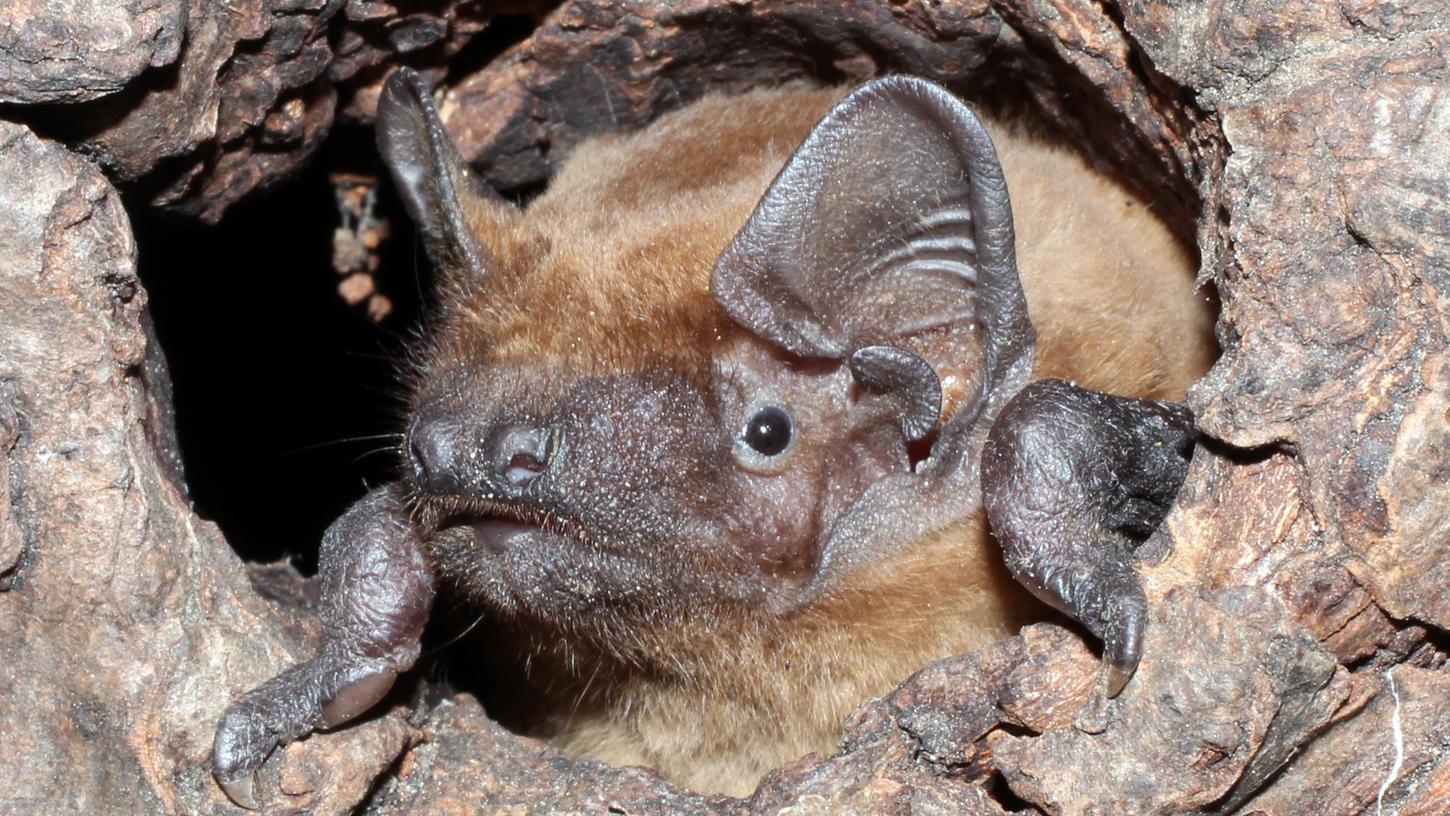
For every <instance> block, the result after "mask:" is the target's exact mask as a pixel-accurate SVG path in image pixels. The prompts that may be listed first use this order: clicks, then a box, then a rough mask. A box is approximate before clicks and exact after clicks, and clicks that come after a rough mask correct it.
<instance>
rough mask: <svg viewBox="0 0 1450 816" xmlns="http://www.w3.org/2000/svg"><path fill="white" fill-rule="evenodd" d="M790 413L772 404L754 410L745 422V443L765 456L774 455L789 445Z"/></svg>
mask: <svg viewBox="0 0 1450 816" xmlns="http://www.w3.org/2000/svg"><path fill="white" fill-rule="evenodd" d="M790 434H791V427H790V414H787V413H786V412H785V409H783V408H777V407H775V406H774V405H769V406H766V407H765V408H762V409H760V410H759V411H756V412H755V416H752V417H751V418H750V421H749V422H747V423H745V433H744V436H745V444H747V445H749V446H750V447H752V448H754V449H755V450H756V451H757V452H759V453H763V454H765V455H766V456H775V455H776V454H778V453H780V452H781V451H783V450H785V449H786V447H787V446H789V445H790Z"/></svg>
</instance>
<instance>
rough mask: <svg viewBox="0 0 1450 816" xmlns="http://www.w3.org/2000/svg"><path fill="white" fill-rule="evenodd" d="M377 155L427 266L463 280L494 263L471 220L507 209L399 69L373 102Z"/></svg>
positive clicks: (418, 84)
mask: <svg viewBox="0 0 1450 816" xmlns="http://www.w3.org/2000/svg"><path fill="white" fill-rule="evenodd" d="M377 140H378V151H379V152H380V153H381V154H382V157H383V162H384V164H386V165H387V167H388V170H389V172H390V173H391V174H392V177H393V181H394V183H395V184H396V186H397V189H398V194H399V196H400V197H401V198H402V200H403V207H404V209H406V210H407V211H408V216H409V217H410V218H412V219H413V223H414V224H416V225H417V228H418V232H419V234H420V236H421V237H422V239H423V246H424V248H425V249H426V250H427V252H428V256H429V259H430V260H431V261H432V262H433V264H434V267H435V268H437V269H439V270H440V271H447V272H452V271H458V272H461V273H462V274H464V275H466V276H470V277H471V276H475V275H479V274H483V273H484V272H486V271H487V270H488V269H490V268H492V267H493V266H495V264H494V262H493V257H492V255H491V254H490V252H489V250H488V247H486V246H485V245H484V244H483V243H482V242H480V240H479V236H478V235H477V234H476V232H475V229H474V225H472V224H470V216H472V218H473V220H480V217H481V216H482V215H484V213H485V212H486V208H493V207H508V206H509V205H508V204H507V203H506V202H504V201H503V200H502V199H500V198H499V197H498V196H497V195H496V194H495V193H494V192H493V191H492V190H491V189H489V188H488V186H487V185H485V184H484V183H483V182H482V180H480V179H479V178H478V176H477V175H476V174H475V173H474V172H473V171H472V170H471V169H469V167H468V164H467V163H466V162H464V161H463V157H462V156H461V155H460V154H459V152H458V148H457V146H455V145H454V143H453V140H452V139H450V138H449V137H448V133H447V131H446V130H444V128H443V121H442V119H441V118H440V117H439V116H438V109H437V108H436V107H434V105H433V98H432V96H431V94H430V92H429V89H428V85H427V83H425V82H424V81H423V78H422V77H420V76H419V75H418V73H417V72H416V71H414V70H413V69H411V68H399V69H397V70H396V71H394V72H393V73H392V74H391V75H390V76H389V77H388V79H387V81H386V82H384V83H383V89H382V93H381V94H380V95H379V97H378V113H377Z"/></svg>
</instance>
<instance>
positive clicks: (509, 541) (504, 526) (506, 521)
mask: <svg viewBox="0 0 1450 816" xmlns="http://www.w3.org/2000/svg"><path fill="white" fill-rule="evenodd" d="M468 526H469V527H471V528H472V529H473V537H474V540H475V541H477V542H478V546H480V547H482V548H484V549H485V550H487V551H488V552H491V553H494V554H497V555H502V554H504V553H506V552H508V551H509V550H510V549H512V548H513V547H515V546H517V545H518V543H519V540H520V539H521V538H523V537H524V536H527V535H531V534H533V533H536V532H538V531H539V530H541V529H542V528H541V527H540V525H537V524H530V523H528V522H526V521H522V520H519V519H517V518H511V517H508V516H493V515H491V516H485V517H484V518H481V519H477V520H475V521H474V522H472V523H471V524H469V525H468Z"/></svg>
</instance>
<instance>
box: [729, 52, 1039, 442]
mask: <svg viewBox="0 0 1450 816" xmlns="http://www.w3.org/2000/svg"><path fill="white" fill-rule="evenodd" d="M1013 242H1014V233H1013V229H1012V207H1011V203H1010V202H1009V200H1008V197H1007V185H1006V182H1005V181H1004V179H1003V177H1002V168H1001V166H1000V165H999V164H998V163H997V155H996V152H995V151H994V150H993V148H992V142H991V139H990V138H989V137H988V135H987V132H986V130H985V129H984V128H983V127H982V123H981V122H980V121H979V120H978V119H977V117H976V115H975V114H973V113H972V111H971V110H970V109H968V108H967V107H966V106H965V105H963V104H962V103H961V102H959V101H957V99H956V98H955V97H953V96H952V95H951V94H950V93H949V92H947V91H946V90H944V89H942V88H940V87H939V86H937V85H935V84H933V83H930V82H927V81H925V80H921V79H914V78H909V77H888V78H885V79H879V80H876V81H873V82H870V83H868V84H866V85H863V86H861V87H860V88H859V89H857V90H856V91H854V92H853V93H851V94H850V95H849V96H847V97H846V98H845V99H844V100H842V101H841V102H840V104H838V105H837V106H836V107H835V108H833V109H832V110H831V112H830V113H828V114H827V115H826V117H825V118H824V119H822V120H821V122H820V124H818V125H816V127H815V129H814V130H812V131H811V133H810V135H809V136H808V137H807V138H806V140H805V141H804V142H803V143H802V144H801V146H800V147H799V148H797V149H796V151H795V153H794V154H793V155H792V156H791V159H790V161H789V162H787V163H786V166H785V168H784V169H782V170H781V172H780V175H778V176H777V177H776V179H775V181H774V182H773V183H772V184H771V187H770V189H769V191H767V192H766V194H765V196H764V198H762V199H761V201H760V204H759V205H758V206H757V207H756V209H755V212H754V213H753V214H752V215H751V216H750V220H749V221H748V222H747V223H746V224H745V226H744V227H743V228H742V229H741V230H740V232H739V233H738V234H737V235H736V236H735V238H734V240H733V241H732V242H731V243H730V245H729V246H728V247H727V248H726V249H725V251H724V252H723V253H722V254H721V256H720V258H719V260H718V261H717V263H716V266H715V271H714V277H713V280H712V281H711V288H712V290H713V291H714V293H715V297H716V299H717V300H718V301H719V303H720V304H721V305H722V306H723V307H724V308H725V310H726V311H727V312H729V314H730V315H731V317H733V318H734V319H735V320H736V321H737V322H739V323H741V324H742V325H744V326H745V327H747V328H749V329H750V330H752V331H753V332H755V333H756V334H757V335H759V336H760V337H762V338H764V339H766V340H769V341H770V342H772V343H775V344H776V345H779V346H781V347H782V348H785V349H787V350H789V351H791V352H793V353H795V354H799V355H803V356H808V357H826V358H833V359H840V360H849V359H850V358H851V357H852V355H853V354H854V353H855V352H857V351H859V350H861V349H864V348H866V347H869V346H894V345H898V344H900V343H901V341H902V340H903V339H904V338H907V337H911V336H914V335H919V334H922V333H925V332H929V331H932V330H933V329H937V328H940V327H946V326H952V325H967V324H968V322H969V321H975V322H976V324H977V325H978V326H979V327H980V328H981V330H982V332H983V347H984V348H983V351H984V357H983V361H982V367H981V370H980V373H979V377H978V380H977V393H976V395H975V399H971V400H968V401H966V402H964V403H963V404H962V408H961V409H960V410H958V411H957V412H956V414H955V415H954V416H953V417H952V419H951V421H950V424H949V425H948V427H946V428H944V429H943V431H942V435H941V439H940V443H945V446H943V445H942V444H940V443H939V445H938V447H939V448H942V447H944V448H960V447H962V446H963V445H964V444H965V440H966V437H969V436H972V437H975V436H979V435H980V434H981V433H985V430H986V429H985V427H983V426H984V425H986V424H989V423H990V420H991V418H993V417H995V415H996V414H997V412H998V411H999V410H1000V408H1001V406H1002V405H1003V404H1005V402H1006V401H1007V400H1008V399H1010V398H1011V396H1012V395H1013V394H1014V393H1016V392H1017V391H1018V390H1019V389H1020V388H1021V387H1022V385H1023V384H1025V383H1026V381H1027V376H1028V374H1029V373H1030V370H1031V367H1032V351H1033V341H1034V336H1033V331H1032V324H1031V323H1030V322H1029V321H1028V318H1027V303H1026V299H1025V298H1024V297H1023V294H1022V285H1021V283H1020V282H1019V281H1018V279H1017V263H1016V253H1015V249H1014V246H1013ZM882 359H886V358H882ZM905 373H907V372H903V375H904V374H905ZM878 379H880V380H882V381H886V380H889V379H897V380H900V381H901V382H909V381H912V378H911V377H908V376H901V377H894V378H892V377H878ZM915 379H917V380H919V379H920V377H916V378H915ZM923 387H924V386H923ZM913 401H919V400H916V398H915V397H914V396H911V395H908V400H907V402H908V403H911V402H913ZM938 453H944V454H949V455H950V456H949V458H951V459H952V460H954V463H955V460H956V459H958V458H959V456H960V450H946V449H943V450H940V451H938V450H936V449H934V453H933V458H934V459H938V462H940V457H938V455H937V454H938Z"/></svg>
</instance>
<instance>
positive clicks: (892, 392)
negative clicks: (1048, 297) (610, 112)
mask: <svg viewBox="0 0 1450 816" xmlns="http://www.w3.org/2000/svg"><path fill="white" fill-rule="evenodd" d="M379 116H380V122H381V123H382V127H381V128H380V133H381V134H382V139H381V143H382V145H383V149H384V155H385V157H387V158H388V159H389V161H390V164H391V166H392V167H393V168H394V173H395V176H396V177H397V178H398V179H399V182H400V187H401V188H402V189H403V193H404V198H405V202H408V203H409V207H410V210H411V212H412V214H413V216H414V218H415V219H416V220H417V221H418V222H419V224H420V226H421V228H422V232H423V235H424V238H425V242H426V243H427V244H428V246H429V249H430V252H432V253H433V255H434V257H435V259H436V260H437V261H438V263H439V264H440V266H441V267H443V268H444V269H445V271H447V272H449V284H448V286H449V287H450V289H449V291H448V294H447V295H446V297H445V299H444V301H445V302H444V307H443V315H442V320H441V326H440V328H439V330H438V331H437V332H436V334H435V337H434V338H433V340H432V345H431V347H430V348H429V350H428V351H426V352H425V353H424V354H423V355H422V365H421V367H420V371H419V372H418V375H417V376H416V377H415V380H416V383H417V385H416V387H415V390H414V410H413V415H412V418H411V423H410V427H409V430H408V447H407V467H406V471H405V478H406V480H407V483H408V485H409V487H410V489H411V493H412V495H413V499H414V502H415V504H416V505H417V507H418V508H419V509H420V510H421V511H422V514H423V515H424V516H426V517H427V518H429V519H430V520H431V522H432V523H433V524H434V525H435V526H439V527H461V528H464V529H466V530H467V531H469V532H471V535H450V536H440V537H439V538H438V540H437V541H436V542H434V544H433V545H432V546H433V550H434V558H435V561H436V562H437V564H438V565H439V568H440V569H441V570H442V571H443V572H445V573H448V574H450V576H451V577H452V578H453V579H454V581H455V583H457V584H459V585H461V586H463V587H465V588H466V590H467V591H468V592H469V593H470V594H472V595H473V596H475V597H476V598H478V599H480V600H482V601H484V602H486V603H487V604H488V605H490V606H492V607H494V608H497V609H500V610H503V611H505V612H508V613H513V614H518V615H522V616H525V617H527V618H528V619H532V620H536V621H541V622H544V623H546V624H548V625H550V626H554V627H558V628H560V629H563V630H565V631H572V632H585V633H588V634H590V635H593V636H595V637H596V638H598V639H599V640H601V641H605V642H607V641H608V640H609V639H610V638H611V637H613V636H617V635H618V634H619V633H620V632H621V631H627V632H629V633H630V635H631V636H632V637H634V638H635V639H638V636H639V634H640V632H641V630H644V631H649V632H651V633H655V634H658V633H660V632H666V631H669V632H673V633H674V634H675V635H680V634H681V633H684V632H688V631H694V632H697V633H699V636H701V637H703V636H705V634H706V630H708V629H709V628H710V627H702V626H700V625H699V622H700V621H702V620H705V619H709V620H711V621H719V620H720V619H721V618H725V619H729V620H735V621H739V620H742V619H748V620H750V621H752V623H753V625H756V626H759V625H760V624H761V622H762V621H770V620H774V619H779V618H781V617H782V616H787V615H789V614H790V613H792V612H794V611H797V610H798V609H799V608H801V607H802V606H803V605H808V604H810V603H811V602H812V601H813V600H815V599H817V598H819V597H821V596H822V595H823V594H828V593H829V592H830V591H831V590H832V589H834V588H835V587H836V585H837V584H838V583H839V582H840V581H841V576H842V575H844V574H846V573H849V572H850V567H851V565H853V564H855V563H857V562H858V561H860V560H861V558H862V554H863V553H870V554H871V557H881V556H883V555H885V554H887V553H889V552H890V551H891V550H892V549H893V548H895V547H899V546H902V544H903V542H909V541H910V540H911V538H912V537H913V536H914V535H919V534H920V532H921V530H922V529H923V527H924V526H925V525H928V524H929V523H930V522H932V521H933V520H935V521H936V522H942V521H952V520H957V519H958V518H959V517H960V516H961V515H963V514H965V513H967V512H970V510H971V509H972V508H973V506H974V505H973V502H974V489H973V488H974V486H973V485H972V484H971V481H972V480H971V479H970V478H969V477H968V476H967V475H966V474H967V473H968V472H970V471H972V470H973V468H974V467H975V464H974V463H973V462H971V461H970V459H971V448H972V441H971V437H972V435H973V434H974V433H977V432H978V429H979V428H980V427H981V426H982V424H983V422H984V421H985V420H986V419H987V417H989V416H990V415H991V413H992V412H993V411H994V410H995V408H996V406H997V405H998V404H999V402H1000V400H997V399H996V395H997V394H998V392H999V391H1001V392H1005V391H1008V390H1011V389H1012V387H1013V386H1014V385H1015V384H1018V383H1019V381H1020V380H1022V379H1023V378H1025V372H1026V368H1027V367H1028V366H1029V365H1030V353H1031V327H1030V324H1028V323H1027V322H1026V318H1025V303H1024V302H1023V299H1022V293H1021V288H1020V285H1019V284H1018V282H1017V279H1016V271H1015V266H1014V265H1013V263H1012V259H1011V257H1010V255H1011V245H1012V227H1011V216H1010V208H1009V205H1008V204H1007V202H1006V197H1005V196H1006V194H1005V188H1004V187H1002V185H1001V177H1000V169H999V168H998V167H997V165H996V161H995V157H994V156H993V154H992V148H991V144H990V141H989V140H988V139H987V137H986V135H985V132H984V131H983V130H982V129H981V125H980V123H978V122H977V120H976V118H975V117H974V116H972V114H971V113H970V112H969V111H968V110H967V109H966V108H965V107H963V106H961V105H960V103H958V102H956V101H955V100H954V99H952V98H951V97H950V96H948V95H946V94H945V93H944V92H941V91H940V90H938V89H936V88H935V87H934V86H930V85H927V84H926V83H917V82H910V81H906V82H902V83H899V84H898V85H892V84H890V83H885V84H880V83H878V84H877V85H876V86H874V90H873V91H871V92H869V93H858V94H857V95H854V96H853V97H851V98H848V99H847V100H846V101H845V102H843V103H841V104H840V105H838V106H837V107H836V108H835V109H834V110H833V112H832V113H831V114H830V115H829V116H827V118H826V119H825V121H824V122H822V123H821V124H819V125H817V126H816V127H815V128H814V129H813V130H812V131H811V133H810V134H809V136H807V137H806V139H805V142H804V143H803V144H802V145H801V146H800V147H799V148H798V149H797V150H796V151H795V154H794V156H793V157H792V158H791V159H790V160H789V161H787V162H785V165H786V166H785V169H784V170H783V171H781V172H780V174H779V175H778V176H777V177H776V178H775V179H774V181H773V182H771V183H770V184H769V185H768V186H767V185H765V184H763V183H762V184H757V185H756V186H754V187H753V188H752V187H750V185H748V184H747V185H743V186H741V187H740V188H739V189H734V190H732V189H729V188H728V187H727V189H726V191H725V192H724V193H720V192H719V191H718V190H714V191H711V190H707V191H706V193H705V194H704V200H705V202H706V203H704V204H701V203H700V202H698V201H694V202H693V203H691V202H692V199H690V196H691V195H692V193H691V190H692V189H699V187H700V185H698V184H694V185H693V187H692V184H691V183H690V177H691V176H692V175H695V174H693V173H691V172H689V171H688V169H687V170H686V171H685V172H683V173H682V176H681V181H680V183H678V184H675V185H673V186H671V184H670V182H669V179H668V175H669V174H668V172H666V173H664V175H665V176H666V179H665V181H664V182H663V183H660V182H658V181H657V182H656V183H655V187H654V192H655V193H656V194H657V195H658V196H660V197H661V198H662V199H665V200H666V201H665V203H666V204H668V205H669V206H670V207H671V208H673V209H680V208H684V209H686V210H689V209H690V208H691V206H693V207H694V209H695V210H699V209H701V208H704V209H705V210H710V211H708V212H703V213H702V212H696V213H695V215H694V218H695V222H696V223H693V224H688V223H687V224H683V225H679V224H676V225H667V226H666V227H665V228H654V229H653V230H652V231H648V230H647V231H644V232H643V233H641V231H640V230H638V229H627V228H622V227H620V225H618V224H611V223H605V224H603V225H598V224H590V223H587V222H586V223H583V224H581V223H580V220H581V219H580V218H579V216H578V215H577V214H574V213H572V212H571V214H570V215H569V216H568V217H567V218H564V219H562V220H563V221H564V222H565V223H562V224H561V223H559V221H560V220H561V219H560V218H551V217H550V212H551V210H550V208H551V206H554V205H556V204H559V202H558V200H557V199H556V200H549V199H547V196H546V199H544V200H541V201H539V202H536V204H535V205H533V206H532V207H531V208H530V210H529V211H528V212H523V213H520V212H518V211H516V210H512V209H511V208H509V207H507V205H504V204H502V203H500V202H497V201H496V200H491V199H490V198H489V196H488V194H487V193H486V192H485V191H481V190H479V189H477V188H476V187H473V186H472V182H471V177H470V176H469V174H468V172H467V170H466V168H463V167H462V165H461V163H457V160H456V155H454V154H453V152H452V148H451V145H449V144H448V143H447V141H446V137H443V135H442V131H441V128H440V127H438V126H437V123H436V114H433V113H432V110H431V106H428V105H424V104H422V103H421V97H417V96H413V97H409V98H400V97H399V96H398V95H394V96H393V97H392V98H387V99H385V100H384V103H383V106H382V107H381V108H380V114H379ZM390 134H391V135H390ZM913 142H921V143H922V144H921V145H919V146H918V149H914V150H911V149H908V150H902V149H901V147H902V145H903V144H905V145H907V146H909V145H910V144H911V143H913ZM782 160H783V157H780V158H776V159H775V162H776V163H775V164H774V166H770V165H771V162H770V161H764V162H763V163H762V166H764V167H768V168H769V171H771V172H773V171H774V170H775V169H776V168H778V167H779V162H780V161H782ZM579 161H580V160H579V159H577V158H576V159H575V163H578V162H579ZM677 163H678V162H677ZM419 164H426V165H427V166H426V167H423V168H415V166H416V165H419ZM736 169H737V170H738V169H739V168H736ZM968 171H970V172H971V173H972V174H974V175H972V176H970V177H972V178H974V180H976V181H977V182H978V183H977V184H976V185H967V184H964V183H963V182H962V179H963V178H964V177H968V176H967V173H968ZM565 173H566V174H567V173H568V171H567V170H566V171H565ZM745 175H750V174H749V173H748V172H747V173H745ZM756 175H759V173H756ZM595 176H596V177H600V176H602V177H603V179H602V180H600V179H598V178H596V179H594V180H593V183H592V184H590V183H586V184H583V185H576V186H584V187H585V188H586V189H587V188H589V187H593V188H595V189H594V190H592V192H593V193H595V194H596V195H601V196H603V197H605V198H606V199H607V198H609V197H624V196H626V195H627V192H626V191H625V190H623V189H622V188H627V187H628V186H629V183H630V181H629V180H628V178H627V174H625V175H618V176H617V177H613V178H611V177H610V175H609V172H608V171H605V172H602V173H601V172H599V171H598V170H597V169H596V170H595ZM762 178H763V177H762ZM409 179H414V180H416V181H417V184H416V185H414V186H412V187H410V186H409ZM440 180H441V181H440ZM565 181H568V179H565ZM695 181H698V179H696V180H695ZM634 184H635V185H636V186H638V182H634ZM601 187H602V188H603V189H602V190H601V189H598V188H601ZM762 190H763V195H762ZM720 201H725V202H727V203H726V204H723V205H722V204H720V203H719V202H720ZM710 202H714V203H710ZM686 204H690V206H686ZM579 206H580V202H577V201H575V202H569V203H568V204H567V205H560V206H559V207H556V209H565V210H571V211H572V210H577V209H578V208H579ZM711 208H713V210H711ZM752 208H753V212H751V210H752ZM718 210H724V211H725V212H719V211H718ZM732 212H733V217H732V215H731V213H732ZM747 215H749V217H748V218H747V217H746V216H747ZM701 222H704V223H708V224H710V225H711V226H709V227H704V228H702V227H701V226H700V223H701ZM742 223H743V224H744V226H743V227H742V226H740V225H741V224H742ZM720 224H724V225H726V226H725V227H724V228H723V230H724V231H722V227H720V226H718V225H720ZM626 226H627V225H626ZM570 228H573V229H574V230H575V231H576V232H583V233H585V234H586V235H589V234H591V233H592V232H598V233H602V234H605V235H607V236H608V239H607V240H609V241H610V242H611V243H612V244H613V245H616V248H615V250H614V251H610V250H609V249H601V248H598V246H597V245H594V247H592V248H591V247H590V246H589V245H588V241H587V240H580V239H578V238H577V237H576V238H574V239H573V240H572V241H571V239H570V237H569V236H568V235H567V234H565V233H567V231H568V230H570ZM732 228H734V229H735V230H736V231H735V232H734V233H733V234H732V233H731V232H730V231H729V230H730V229H732ZM581 244H584V246H583V247H581V246H580V245H581ZM620 247H622V248H620ZM460 267H461V268H460ZM984 307H988V308H989V309H990V311H986V310H984ZM944 408H945V410H943V409H944ZM949 484H950V485H953V486H954V487H953V489H948V487H947V486H948V485H949ZM928 494H931V495H930V498H928ZM907 507H910V508H911V509H910V512H903V510H904V509H906V508H907ZM681 624H688V625H687V626H683V627H682V626H681ZM670 640H671V641H672V646H677V645H678V644H677V641H678V637H673V638H670ZM662 648H663V647H662Z"/></svg>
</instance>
